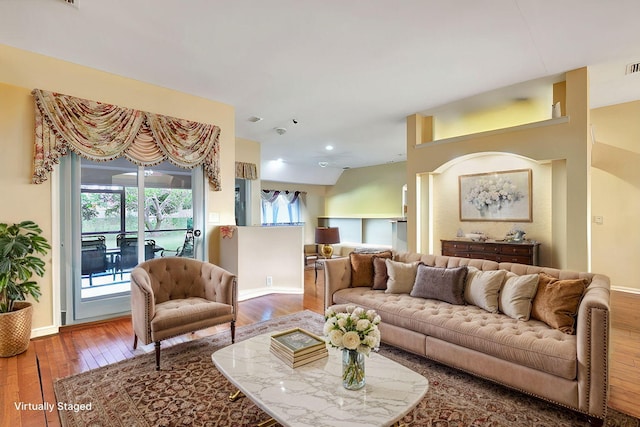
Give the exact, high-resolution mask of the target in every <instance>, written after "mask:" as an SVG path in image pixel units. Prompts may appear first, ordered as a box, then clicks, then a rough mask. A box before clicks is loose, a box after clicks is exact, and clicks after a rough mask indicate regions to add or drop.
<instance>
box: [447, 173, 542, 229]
mask: <svg viewBox="0 0 640 427" xmlns="http://www.w3.org/2000/svg"><path fill="white" fill-rule="evenodd" d="M531 181H532V172H531V169H516V170H506V171H497V172H489V173H477V174H471V175H460V176H458V189H459V212H460V221H510V222H532V220H533V217H532V210H533V209H532V191H531Z"/></svg>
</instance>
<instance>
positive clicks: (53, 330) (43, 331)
mask: <svg viewBox="0 0 640 427" xmlns="http://www.w3.org/2000/svg"><path fill="white" fill-rule="evenodd" d="M59 330H60V328H59V327H58V326H53V325H51V326H43V327H41V328H35V329H32V330H31V338H39V337H46V336H47V335H55V334H57V333H58V332H59Z"/></svg>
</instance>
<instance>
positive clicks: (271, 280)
mask: <svg viewBox="0 0 640 427" xmlns="http://www.w3.org/2000/svg"><path fill="white" fill-rule="evenodd" d="M267 286H273V277H272V276H267Z"/></svg>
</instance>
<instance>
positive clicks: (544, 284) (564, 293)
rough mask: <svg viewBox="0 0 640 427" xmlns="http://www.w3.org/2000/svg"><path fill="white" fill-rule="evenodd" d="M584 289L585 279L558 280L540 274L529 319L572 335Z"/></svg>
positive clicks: (585, 285)
mask: <svg viewBox="0 0 640 427" xmlns="http://www.w3.org/2000/svg"><path fill="white" fill-rule="evenodd" d="M586 287H587V281H586V280H585V279H570V280H559V279H556V278H555V277H553V276H549V275H548V274H545V273H540V280H539V282H538V292H537V293H536V296H535V298H534V299H533V307H532V309H531V317H532V318H533V319H538V320H541V321H543V322H544V323H546V324H547V325H549V326H551V327H552V328H555V329H558V330H560V331H562V332H564V333H565V334H574V333H575V323H576V315H577V313H578V306H579V305H580V300H581V299H582V295H583V294H584V290H585V289H586Z"/></svg>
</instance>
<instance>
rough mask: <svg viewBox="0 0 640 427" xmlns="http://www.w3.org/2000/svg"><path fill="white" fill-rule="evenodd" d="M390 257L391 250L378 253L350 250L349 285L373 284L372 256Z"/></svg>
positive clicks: (353, 286)
mask: <svg viewBox="0 0 640 427" xmlns="http://www.w3.org/2000/svg"><path fill="white" fill-rule="evenodd" d="M374 256H377V257H380V258H391V256H392V255H391V251H385V252H378V253H357V252H351V253H350V254H349V259H350V260H351V287H352V288H355V287H359V286H372V285H373V257H374Z"/></svg>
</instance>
